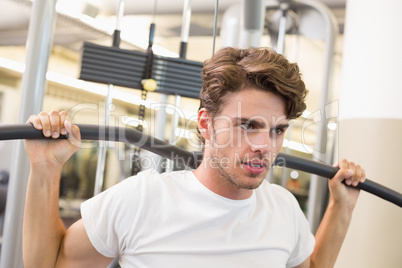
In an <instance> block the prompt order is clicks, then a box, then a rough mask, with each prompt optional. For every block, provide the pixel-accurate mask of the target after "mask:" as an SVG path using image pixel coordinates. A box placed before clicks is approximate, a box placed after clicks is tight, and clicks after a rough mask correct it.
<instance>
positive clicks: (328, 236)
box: [310, 202, 352, 268]
mask: <svg viewBox="0 0 402 268" xmlns="http://www.w3.org/2000/svg"><path fill="white" fill-rule="evenodd" d="M351 218H352V209H351V208H350V207H347V206H342V205H334V203H333V202H330V204H329V205H328V208H327V210H326V212H325V214H324V217H323V219H322V221H321V224H320V226H319V228H318V230H317V233H316V235H315V238H316V245H315V247H314V251H313V254H312V255H311V258H310V260H311V267H320V268H327V267H333V266H334V265H335V262H336V259H337V257H338V254H339V251H340V249H341V247H342V243H343V241H344V239H345V236H346V233H347V230H348V228H349V224H350V221H351Z"/></svg>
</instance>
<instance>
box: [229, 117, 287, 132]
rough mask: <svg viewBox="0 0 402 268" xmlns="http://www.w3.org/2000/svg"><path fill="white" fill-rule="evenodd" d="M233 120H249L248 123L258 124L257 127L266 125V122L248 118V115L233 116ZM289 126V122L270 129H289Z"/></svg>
mask: <svg viewBox="0 0 402 268" xmlns="http://www.w3.org/2000/svg"><path fill="white" fill-rule="evenodd" d="M233 121H234V122H247V123H250V124H253V125H255V126H257V127H264V126H265V124H264V123H261V122H260V121H258V120H254V119H250V118H247V117H235V118H233ZM288 127H289V124H279V125H276V126H274V127H272V128H270V129H287V128H288Z"/></svg>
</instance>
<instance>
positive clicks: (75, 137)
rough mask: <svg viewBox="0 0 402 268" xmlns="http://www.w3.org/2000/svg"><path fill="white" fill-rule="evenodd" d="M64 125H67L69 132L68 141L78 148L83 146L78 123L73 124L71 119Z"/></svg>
mask: <svg viewBox="0 0 402 268" xmlns="http://www.w3.org/2000/svg"><path fill="white" fill-rule="evenodd" d="M64 126H65V127H66V130H67V133H68V134H69V135H68V141H69V142H70V144H72V145H73V146H75V147H76V149H77V150H78V149H79V148H80V147H81V132H80V128H79V127H78V126H76V125H73V124H72V123H71V122H70V121H65V122H64Z"/></svg>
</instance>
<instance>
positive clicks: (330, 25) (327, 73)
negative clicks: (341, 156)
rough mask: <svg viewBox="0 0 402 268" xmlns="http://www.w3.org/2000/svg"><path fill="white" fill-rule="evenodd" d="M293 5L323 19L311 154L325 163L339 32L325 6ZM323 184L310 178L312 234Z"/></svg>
mask: <svg viewBox="0 0 402 268" xmlns="http://www.w3.org/2000/svg"><path fill="white" fill-rule="evenodd" d="M293 3H297V4H301V5H306V6H309V7H311V8H314V9H316V10H317V11H318V12H319V13H320V14H321V15H322V17H323V19H324V24H325V39H324V41H325V49H324V54H325V55H324V65H325V68H324V77H323V81H322V87H321V99H320V112H321V121H320V122H319V127H318V131H317V142H316V146H315V150H314V152H313V157H314V158H315V159H317V160H320V161H321V162H326V160H327V159H326V157H325V151H326V148H327V118H326V106H327V104H328V102H329V96H330V95H331V94H330V80H331V76H332V66H333V61H334V51H335V41H336V40H335V39H336V35H337V34H338V32H339V29H338V24H337V23H336V18H335V16H334V15H333V13H332V12H331V10H329V9H328V7H327V6H325V5H324V4H321V3H320V2H318V1H312V0H294V1H293ZM323 188H324V186H323V182H321V181H320V180H319V177H318V176H316V175H312V176H311V181H310V189H309V199H308V209H307V219H308V221H309V223H310V227H311V230H312V232H314V233H315V231H316V230H317V228H318V225H319V223H320V221H321V218H322V214H321V213H320V212H321V211H322V210H323V209H322V206H324V205H325V200H324V197H325V196H324V194H323Z"/></svg>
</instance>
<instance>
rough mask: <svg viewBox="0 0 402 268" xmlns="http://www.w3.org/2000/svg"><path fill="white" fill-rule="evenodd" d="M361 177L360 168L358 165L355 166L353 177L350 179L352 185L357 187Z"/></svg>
mask: <svg viewBox="0 0 402 268" xmlns="http://www.w3.org/2000/svg"><path fill="white" fill-rule="evenodd" d="M361 177H362V168H361V167H360V165H355V175H354V176H353V178H352V185H353V186H357V185H358V184H359V182H360V179H361Z"/></svg>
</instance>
